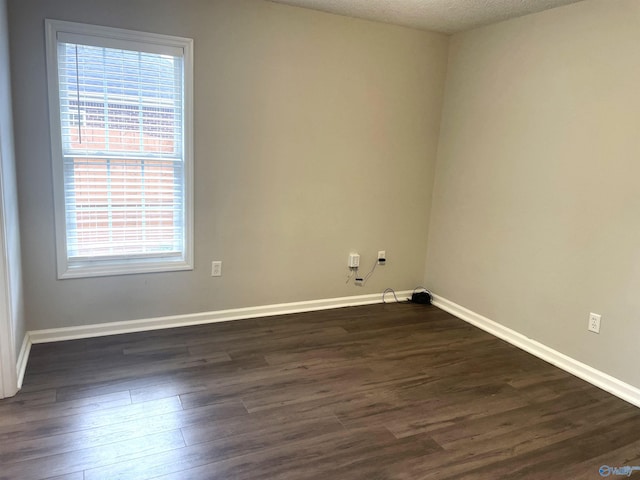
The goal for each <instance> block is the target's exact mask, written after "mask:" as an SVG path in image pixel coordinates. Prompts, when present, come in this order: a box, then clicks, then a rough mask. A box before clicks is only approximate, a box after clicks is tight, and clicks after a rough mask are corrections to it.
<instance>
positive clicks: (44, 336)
mask: <svg viewBox="0 0 640 480" xmlns="http://www.w3.org/2000/svg"><path fill="white" fill-rule="evenodd" d="M396 295H397V296H398V297H399V298H400V297H401V296H407V295H411V291H402V292H396ZM375 303H382V294H381V293H374V294H370V295H358V296H353V297H340V298H327V299H322V300H309V301H305V302H293V303H279V304H275V305H263V306H258V307H248V308H234V309H230V310H218V311H212V312H202V313H192V314H187V315H173V316H169V317H156V318H147V319H141V320H127V321H123V322H111V323H98V324H93V325H81V326H77V327H64V328H51V329H47V330H33V331H30V332H27V337H28V339H29V348H30V347H31V343H48V342H60V341H63V340H75V339H79V338H90V337H102V336H105V335H117V334H121V333H133V332H144V331H149V330H160V329H163V328H174V327H185V326H188V325H203V324H207V323H217V322H229V321H232V320H242V319H246V318H256V317H271V316H274V315H286V314H290V313H299V312H312V311H317V310H328V309H332V308H340V307H353V306H357V305H371V304H375ZM25 341H26V339H25ZM26 348H27V347H25V346H24V345H23V350H25V349H26ZM21 354H22V352H21ZM27 355H28V350H27ZM24 364H25V366H26V359H25V361H24Z"/></svg>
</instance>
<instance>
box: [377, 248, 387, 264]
mask: <svg viewBox="0 0 640 480" xmlns="http://www.w3.org/2000/svg"><path fill="white" fill-rule="evenodd" d="M385 263H387V252H385V251H384V250H378V265H384V264H385Z"/></svg>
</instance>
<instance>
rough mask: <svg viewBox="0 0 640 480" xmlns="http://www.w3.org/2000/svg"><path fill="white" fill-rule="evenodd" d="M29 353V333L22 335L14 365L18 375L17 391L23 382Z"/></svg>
mask: <svg viewBox="0 0 640 480" xmlns="http://www.w3.org/2000/svg"><path fill="white" fill-rule="evenodd" d="M30 352H31V338H30V335H29V332H27V333H26V334H25V335H24V340H23V341H22V348H20V353H19V354H18V362H17V364H16V370H17V374H18V390H20V389H21V388H22V382H23V380H24V374H25V372H26V371H27V362H28V361H29V353H30Z"/></svg>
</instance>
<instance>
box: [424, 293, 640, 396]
mask: <svg viewBox="0 0 640 480" xmlns="http://www.w3.org/2000/svg"><path fill="white" fill-rule="evenodd" d="M433 304H434V305H435V306H436V307H438V308H440V309H442V310H444V311H445V312H449V313H450V314H452V315H454V316H456V317H458V318H459V319H461V320H464V321H465V322H467V323H470V324H471V325H474V326H476V327H478V328H480V329H482V330H484V331H485V332H487V333H490V334H491V335H493V336H494V337H498V338H500V339H502V340H504V341H506V342H508V343H510V344H511V345H514V346H516V347H518V348H520V349H521V350H524V351H525V352H528V353H530V354H532V355H535V356H536V357H538V358H540V359H542V360H544V361H545V362H548V363H550V364H551V365H554V366H556V367H558V368H560V369H562V370H564V371H566V372H568V373H571V374H572V375H575V376H576V377H578V378H581V379H582V380H585V381H587V382H589V383H591V384H592V385H595V386H596V387H599V388H601V389H602V390H605V391H607V392H609V393H611V394H612V395H615V396H616V397H619V398H621V399H623V400H625V401H627V402H629V403H631V404H632V405H635V406H636V407H640V389H638V388H636V387H634V386H633V385H629V384H628V383H625V382H623V381H621V380H618V379H617V378H615V377H612V376H611V375H608V374H606V373H604V372H601V371H600V370H596V369H595V368H593V367H590V366H589V365H586V364H584V363H582V362H579V361H578V360H575V359H573V358H571V357H569V356H567V355H565V354H563V353H560V352H558V351H556V350H554V349H552V348H549V347H547V346H546V345H543V344H542V343H540V342H537V341H535V340H532V339H531V338H529V337H526V336H524V335H522V334H521V333H518V332H516V331H515V330H512V329H510V328H508V327H505V326H504V325H501V324H499V323H497V322H494V321H493V320H490V319H488V318H486V317H483V316H482V315H479V314H477V313H475V312H472V311H471V310H469V309H467V308H465V307H462V306H460V305H458V304H456V303H454V302H452V301H450V300H447V299H446V298H443V297H440V296H438V295H434V296H433Z"/></svg>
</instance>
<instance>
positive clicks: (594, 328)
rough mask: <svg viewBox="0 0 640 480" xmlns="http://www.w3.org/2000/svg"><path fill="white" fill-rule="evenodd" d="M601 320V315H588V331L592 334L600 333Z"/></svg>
mask: <svg viewBox="0 0 640 480" xmlns="http://www.w3.org/2000/svg"><path fill="white" fill-rule="evenodd" d="M601 319H602V316H601V315H598V314H597V313H590V314H589V326H588V328H589V331H590V332H594V333H600V320H601Z"/></svg>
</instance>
